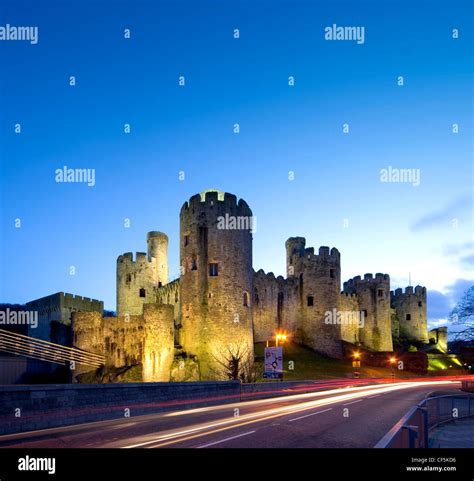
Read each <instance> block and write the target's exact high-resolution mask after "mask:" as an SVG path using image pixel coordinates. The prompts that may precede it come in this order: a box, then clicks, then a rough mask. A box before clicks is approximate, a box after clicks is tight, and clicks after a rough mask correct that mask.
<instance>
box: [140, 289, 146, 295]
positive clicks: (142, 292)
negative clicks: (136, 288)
mask: <svg viewBox="0 0 474 481" xmlns="http://www.w3.org/2000/svg"><path fill="white" fill-rule="evenodd" d="M140 297H146V293H145V289H143V287H142V288H141V289H140Z"/></svg>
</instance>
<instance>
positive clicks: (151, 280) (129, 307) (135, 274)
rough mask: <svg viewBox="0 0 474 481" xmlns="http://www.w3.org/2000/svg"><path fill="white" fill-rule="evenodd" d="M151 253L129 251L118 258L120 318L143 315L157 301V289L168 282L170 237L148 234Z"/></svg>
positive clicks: (149, 251)
mask: <svg viewBox="0 0 474 481" xmlns="http://www.w3.org/2000/svg"><path fill="white" fill-rule="evenodd" d="M147 244H148V252H147V253H145V252H137V253H136V255H135V259H133V254H132V253H131V252H127V253H125V254H123V255H121V256H119V257H118V258H117V315H118V316H125V315H127V314H129V315H131V316H132V315H140V314H142V313H143V305H144V304H149V303H152V302H155V301H156V289H157V288H158V287H161V286H162V285H165V284H166V283H167V282H168V237H167V236H166V234H163V233H161V232H156V231H153V232H149V233H148V235H147Z"/></svg>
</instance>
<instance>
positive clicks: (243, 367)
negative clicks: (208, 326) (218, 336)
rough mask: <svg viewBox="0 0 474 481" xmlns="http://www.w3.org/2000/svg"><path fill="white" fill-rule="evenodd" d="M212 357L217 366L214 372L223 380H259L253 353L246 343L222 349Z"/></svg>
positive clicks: (234, 344)
mask: <svg viewBox="0 0 474 481" xmlns="http://www.w3.org/2000/svg"><path fill="white" fill-rule="evenodd" d="M212 357H213V359H214V361H215V365H216V367H215V368H214V369H212V371H213V372H214V373H215V374H216V375H217V376H218V377H219V378H221V379H229V380H236V381H241V382H255V381H256V380H257V378H258V368H257V367H256V366H255V363H254V359H253V351H252V349H251V347H250V346H249V345H248V344H247V343H246V342H234V343H232V344H229V345H227V346H224V347H221V349H219V350H217V351H216V352H215V353H214V354H213V355H212Z"/></svg>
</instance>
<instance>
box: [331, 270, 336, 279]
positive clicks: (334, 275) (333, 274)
mask: <svg viewBox="0 0 474 481" xmlns="http://www.w3.org/2000/svg"><path fill="white" fill-rule="evenodd" d="M329 277H330V278H331V279H334V278H335V277H336V271H335V270H334V269H329Z"/></svg>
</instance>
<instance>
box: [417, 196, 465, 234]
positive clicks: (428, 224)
mask: <svg viewBox="0 0 474 481" xmlns="http://www.w3.org/2000/svg"><path fill="white" fill-rule="evenodd" d="M471 205H472V198H471V196H463V197H459V198H457V199H456V200H454V201H453V202H451V203H450V204H448V205H446V206H445V207H444V208H442V209H438V210H435V211H432V212H430V213H429V214H426V215H424V216H423V217H420V218H419V219H418V220H417V221H416V222H415V223H414V224H412V226H411V229H412V231H420V230H424V229H429V228H432V227H440V226H443V227H449V226H451V225H452V222H453V220H454V219H459V218H460V217H461V216H462V214H463V212H464V211H465V210H467V209H468V208H469V206H471Z"/></svg>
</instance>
